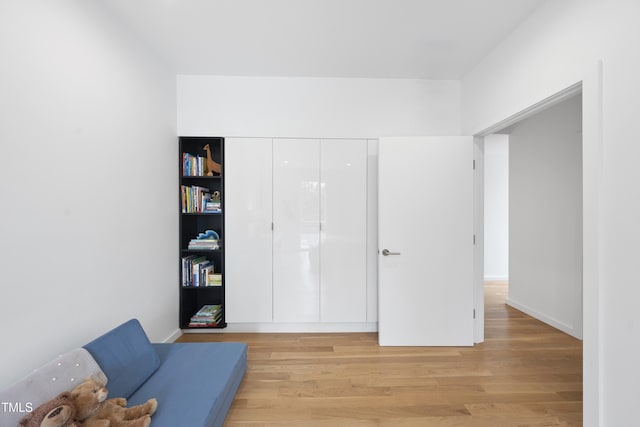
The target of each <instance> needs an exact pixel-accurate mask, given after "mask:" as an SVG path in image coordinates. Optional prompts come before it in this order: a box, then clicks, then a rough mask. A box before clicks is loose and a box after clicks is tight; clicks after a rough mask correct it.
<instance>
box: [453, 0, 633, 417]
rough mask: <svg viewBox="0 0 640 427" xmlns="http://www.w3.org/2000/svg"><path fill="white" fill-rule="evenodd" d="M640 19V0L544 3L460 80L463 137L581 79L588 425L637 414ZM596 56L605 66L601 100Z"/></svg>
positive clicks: (586, 405) (585, 360)
mask: <svg viewBox="0 0 640 427" xmlns="http://www.w3.org/2000/svg"><path fill="white" fill-rule="evenodd" d="M638 16H640V2H637V1H631V0H611V1H604V0H567V1H563V2H558V1H548V2H546V3H544V4H543V5H542V7H540V8H539V9H537V10H536V11H535V12H534V13H533V14H532V15H531V16H530V17H529V18H528V19H527V20H526V21H525V22H524V23H523V24H522V25H521V26H520V27H519V28H518V29H517V30H516V31H515V32H514V33H513V34H512V35H510V36H509V37H508V38H507V39H506V40H504V41H503V42H502V43H501V44H500V45H499V46H497V47H496V49H495V50H494V51H493V52H492V53H491V54H490V55H488V56H487V57H486V58H485V59H484V60H483V61H482V62H481V63H480V64H479V65H478V66H477V67H476V68H475V69H474V70H473V71H471V72H470V73H469V74H468V75H466V76H465V77H464V78H463V81H462V96H463V117H462V120H463V133H476V132H479V131H481V130H483V129H486V128H488V127H489V126H492V125H493V124H495V123H496V122H499V121H501V120H503V119H505V118H507V117H509V116H511V115H513V114H515V113H517V112H519V111H521V110H522V109H524V108H526V107H528V106H530V105H532V104H534V103H536V102H539V101H541V100H543V99H544V98H546V97H548V96H550V95H552V94H554V93H556V92H558V91H560V90H561V89H564V88H566V87H568V86H571V85H572V84H574V83H576V82H578V81H580V80H583V82H584V89H583V97H584V120H583V123H584V134H583V142H584V151H583V155H584V165H583V166H584V169H583V171H584V175H585V178H584V179H585V182H586V183H587V184H588V185H587V186H585V189H584V195H583V197H584V199H583V203H584V207H585V213H584V219H583V220H584V226H585V234H584V244H585V247H584V250H585V253H584V256H585V261H584V273H585V274H584V307H585V313H584V344H583V345H584V366H585V371H584V411H585V417H584V424H585V426H595V425H601V426H619V425H627V424H628V422H629V420H632V419H635V417H636V413H635V407H636V400H637V399H636V395H637V393H636V391H637V385H638V383H640V370H639V369H638V362H637V361H638V360H640V341H639V340H638V336H640V322H638V315H637V311H638V310H637V302H638V301H639V300H640V286H638V273H637V265H638V262H637V260H638V259H640V247H639V246H638V245H637V244H636V242H637V241H638V240H639V239H640V222H639V221H638V218H640V186H638V185H636V184H637V182H639V181H640V169H638V167H637V159H638V158H640V144H638V143H637V139H638V137H637V135H639V134H640V120H638V117H640V80H639V79H638V76H639V75H640V56H639V55H638V54H637V51H638V49H637V40H640V26H639V25H637V17H638ZM598 60H602V64H603V67H602V70H603V71H602V86H601V89H602V95H603V96H602V99H601V101H600V98H599V96H598V94H599V89H600V87H599V79H598V78H597V76H598V72H597V63H598ZM600 106H601V107H602V114H601V115H600V114H599V112H598V110H599V107H600ZM600 117H602V127H601V129H600V126H599V118H600ZM600 130H601V132H602V133H601V134H600ZM600 143H601V144H600Z"/></svg>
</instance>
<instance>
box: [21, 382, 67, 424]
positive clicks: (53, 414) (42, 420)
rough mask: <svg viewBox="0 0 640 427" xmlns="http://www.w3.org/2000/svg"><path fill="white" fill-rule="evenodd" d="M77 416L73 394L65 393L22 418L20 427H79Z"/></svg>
mask: <svg viewBox="0 0 640 427" xmlns="http://www.w3.org/2000/svg"><path fill="white" fill-rule="evenodd" d="M75 414H76V407H75V405H74V403H73V399H72V398H71V393H69V392H68V391H65V392H64V393H60V394H59V395H58V396H56V397H55V398H54V399H52V400H50V401H48V402H46V403H43V404H42V405H40V406H38V407H37V408H36V409H34V410H33V411H32V412H30V413H29V414H27V415H25V416H24V417H22V419H21V420H20V422H19V423H18V427H77V424H76V423H75V422H74V421H73V417H74V416H75Z"/></svg>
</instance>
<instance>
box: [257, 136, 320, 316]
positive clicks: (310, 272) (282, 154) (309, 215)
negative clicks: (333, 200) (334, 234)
mask: <svg viewBox="0 0 640 427" xmlns="http://www.w3.org/2000/svg"><path fill="white" fill-rule="evenodd" d="M319 155H320V141H319V140H317V139H274V140H273V223H274V228H273V298H274V299H273V309H274V311H273V318H274V321H276V322H317V321H318V320H319V318H320V312H319V298H320V296H319V289H320V281H319V270H320V262H319V259H320V254H319V251H320V247H319V246H320V233H319V224H320V182H319ZM247 268H251V266H247Z"/></svg>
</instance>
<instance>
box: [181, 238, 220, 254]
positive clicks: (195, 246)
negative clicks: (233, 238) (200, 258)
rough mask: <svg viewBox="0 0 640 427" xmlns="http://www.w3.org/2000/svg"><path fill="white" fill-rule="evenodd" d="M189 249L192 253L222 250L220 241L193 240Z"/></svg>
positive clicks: (212, 239) (210, 239) (209, 239)
mask: <svg viewBox="0 0 640 427" xmlns="http://www.w3.org/2000/svg"><path fill="white" fill-rule="evenodd" d="M187 249H189V250H192V251H215V250H218V249H220V239H214V238H212V237H209V238H207V239H191V240H190V241H189V246H187Z"/></svg>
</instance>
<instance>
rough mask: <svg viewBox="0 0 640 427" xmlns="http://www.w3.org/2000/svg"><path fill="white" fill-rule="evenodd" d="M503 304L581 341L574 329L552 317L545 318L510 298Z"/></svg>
mask: <svg viewBox="0 0 640 427" xmlns="http://www.w3.org/2000/svg"><path fill="white" fill-rule="evenodd" d="M505 303H506V304H507V305H508V306H510V307H513V308H515V309H516V310H519V311H521V312H523V313H525V314H528V315H529V316H531V317H533V318H534V319H537V320H539V321H541V322H544V323H546V324H547V325H550V326H553V327H554V328H556V329H558V330H561V331H562V332H564V333H565V334H569V335H571V336H572V337H574V338H578V339H582V337H581V336H580V335H579V334H578V333H577V332H576V330H575V328H574V327H573V326H571V325H567V324H566V323H563V322H560V321H558V320H556V319H554V318H552V317H549V316H547V315H546V314H544V313H540V312H539V311H536V310H534V309H532V308H531V307H527V306H526V305H524V304H520V303H518V302H516V301H513V300H512V299H510V298H507V300H506V301H505Z"/></svg>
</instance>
